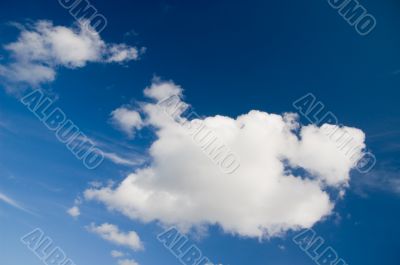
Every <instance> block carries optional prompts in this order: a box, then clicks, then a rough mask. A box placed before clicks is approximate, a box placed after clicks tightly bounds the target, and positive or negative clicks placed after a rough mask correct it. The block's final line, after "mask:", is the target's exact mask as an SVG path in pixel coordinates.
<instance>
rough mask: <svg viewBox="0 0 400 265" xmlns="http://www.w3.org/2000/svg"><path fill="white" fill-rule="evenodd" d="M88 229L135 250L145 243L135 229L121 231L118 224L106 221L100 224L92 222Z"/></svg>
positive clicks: (140, 248)
mask: <svg viewBox="0 0 400 265" xmlns="http://www.w3.org/2000/svg"><path fill="white" fill-rule="evenodd" d="M87 229H88V230H89V231H90V232H92V233H95V234H97V235H99V236H100V237H101V238H103V239H105V240H107V241H110V242H111V243H114V244H116V245H120V246H126V247H129V248H131V249H133V250H135V251H138V250H142V249H143V244H142V241H141V240H140V238H139V236H138V234H137V233H136V232H135V231H129V232H128V233H124V232H121V231H120V230H119V228H118V227H117V226H116V225H113V224H108V223H104V224H102V225H100V226H96V225H95V224H93V223H92V224H91V225H90V226H89V227H87Z"/></svg>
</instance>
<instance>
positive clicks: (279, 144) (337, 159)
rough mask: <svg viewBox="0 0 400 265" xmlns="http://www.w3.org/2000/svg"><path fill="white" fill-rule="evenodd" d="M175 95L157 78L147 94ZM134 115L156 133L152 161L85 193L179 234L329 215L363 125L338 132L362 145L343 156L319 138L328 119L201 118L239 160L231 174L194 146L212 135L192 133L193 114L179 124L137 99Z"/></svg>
mask: <svg viewBox="0 0 400 265" xmlns="http://www.w3.org/2000/svg"><path fill="white" fill-rule="evenodd" d="M174 93H177V94H178V95H180V94H181V93H182V90H181V88H180V87H179V86H176V85H175V84H174V83H172V82H161V81H159V80H157V81H156V82H154V83H153V84H152V86H151V87H150V88H147V89H146V90H145V95H147V96H148V97H151V98H153V99H157V100H160V99H164V98H165V97H168V96H170V95H172V94H174ZM142 111H143V112H144V113H145V114H146V120H145V123H146V124H148V125H151V126H152V128H155V133H156V136H157V140H155V142H153V143H152V145H151V147H150V150H149V154H150V156H151V160H152V161H153V162H152V163H151V164H150V165H148V166H147V167H143V168H140V169H138V170H136V171H134V172H133V173H132V174H129V175H128V176H127V177H126V179H125V180H123V181H122V182H121V183H120V184H119V186H117V187H116V188H113V187H110V186H108V187H101V188H93V187H92V188H89V189H88V190H86V191H85V198H86V199H89V200H97V201H101V202H103V203H105V204H106V206H107V207H108V208H109V209H111V210H117V211H120V212H122V213H123V214H125V215H126V216H128V217H130V218H132V219H138V220H141V221H143V222H151V221H159V222H161V223H162V224H165V225H176V226H178V227H179V228H180V229H182V230H184V231H187V230H188V229H190V228H202V227H204V226H207V225H219V226H220V227H222V228H223V230H224V231H225V232H228V233H233V234H238V235H241V236H248V237H273V236H280V235H282V234H283V233H285V232H286V231H288V230H299V229H303V228H309V227H312V226H313V225H314V224H315V223H317V222H319V221H321V220H323V219H324V218H325V217H327V216H328V215H330V214H331V213H332V210H333V208H334V204H335V199H336V196H335V193H341V192H343V190H345V188H346V187H347V186H348V183H349V179H350V177H349V172H350V170H351V169H352V168H353V167H354V166H355V162H357V160H358V159H359V158H361V156H362V150H361V148H362V146H364V138H365V136H364V133H363V132H362V131H361V130H359V129H355V128H349V127H342V128H338V129H337V131H338V132H344V131H347V132H349V133H351V134H353V139H354V141H355V142H356V143H357V144H358V145H357V146H360V147H358V149H356V150H355V155H354V157H355V158H356V159H355V160H353V161H350V160H349V157H348V156H346V154H345V153H344V152H342V151H341V150H340V149H339V148H337V146H336V143H335V141H332V139H330V138H329V137H328V136H327V135H326V132H327V131H329V129H332V128H331V127H330V125H323V126H321V127H316V126H314V125H309V126H303V127H301V126H300V124H299V123H298V122H297V116H296V115H294V114H284V115H277V114H270V113H266V112H262V111H255V110H253V111H250V112H248V113H246V114H243V115H241V116H239V117H237V118H231V117H227V116H220V115H217V116H211V117H205V118H204V119H202V123H201V124H205V125H206V126H207V127H208V128H210V129H212V130H213V131H214V132H216V134H217V135H218V136H219V138H221V139H223V141H222V142H224V143H226V145H227V146H229V148H230V149H231V150H232V151H233V152H234V153H235V154H237V156H238V157H239V159H240V168H238V170H236V171H235V172H234V173H232V174H230V175H229V174H224V173H223V172H221V171H220V170H219V169H218V167H217V166H216V165H215V164H214V163H213V162H211V160H210V159H209V158H208V157H207V156H206V155H205V154H204V150H201V148H200V147H199V146H204V147H205V146H207V143H210V142H211V140H212V139H210V138H207V135H204V132H202V130H201V129H198V130H196V129H197V128H198V126H197V127H196V124H198V123H199V120H192V121H190V122H188V121H186V118H185V117H184V116H183V115H182V116H180V117H178V118H179V119H180V120H181V121H183V124H185V126H182V125H181V124H178V123H176V122H175V121H174V120H173V119H171V118H170V117H168V115H166V113H165V112H164V111H163V110H162V109H160V108H159V106H157V105H156V104H154V103H148V104H143V107H142ZM185 121H186V122H185ZM204 149H206V151H207V152H208V153H210V154H212V153H213V152H214V154H215V153H216V152H215V150H214V151H213V150H207V148H204ZM328 190H329V192H328ZM335 191H336V192H335Z"/></svg>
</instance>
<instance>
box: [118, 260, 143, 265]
mask: <svg viewBox="0 0 400 265" xmlns="http://www.w3.org/2000/svg"><path fill="white" fill-rule="evenodd" d="M118 265H139V263H137V262H136V261H135V260H133V259H123V260H119V261H118Z"/></svg>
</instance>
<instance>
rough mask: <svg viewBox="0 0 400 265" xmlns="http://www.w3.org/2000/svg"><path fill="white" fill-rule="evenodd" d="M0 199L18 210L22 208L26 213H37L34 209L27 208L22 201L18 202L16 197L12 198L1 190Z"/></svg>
mask: <svg viewBox="0 0 400 265" xmlns="http://www.w3.org/2000/svg"><path fill="white" fill-rule="evenodd" d="M0 201H2V202H4V203H6V204H8V205H10V206H12V207H14V208H16V209H18V210H21V211H24V212H26V213H29V214H33V215H35V213H33V212H32V211H30V210H28V209H26V208H25V207H23V206H22V205H21V204H20V203H18V202H17V201H15V200H14V199H12V198H10V197H9V196H7V195H5V194H4V193H2V192H0Z"/></svg>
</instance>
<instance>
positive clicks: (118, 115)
mask: <svg viewBox="0 0 400 265" xmlns="http://www.w3.org/2000/svg"><path fill="white" fill-rule="evenodd" d="M111 121H112V123H113V124H114V125H115V126H116V127H117V128H118V129H119V130H121V131H122V132H124V133H125V134H126V135H127V136H128V137H133V136H134V134H135V130H137V129H140V128H141V127H142V126H143V121H142V118H141V117H140V114H139V112H137V111H134V110H130V109H127V108H125V107H121V108H118V109H116V110H114V111H112V112H111Z"/></svg>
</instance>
